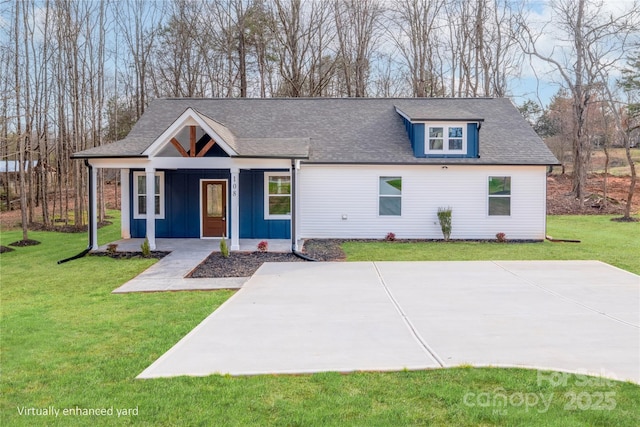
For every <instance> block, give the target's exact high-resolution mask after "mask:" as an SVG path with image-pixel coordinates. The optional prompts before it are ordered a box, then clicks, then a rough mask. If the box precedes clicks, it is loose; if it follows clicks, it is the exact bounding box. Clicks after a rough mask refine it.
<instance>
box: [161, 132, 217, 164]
mask: <svg viewBox="0 0 640 427" xmlns="http://www.w3.org/2000/svg"><path fill="white" fill-rule="evenodd" d="M209 136H211V135H209ZM215 143H216V141H215V140H214V139H213V138H211V139H210V140H209V142H207V144H206V145H205V146H204V147H202V150H200V151H199V152H197V153H196V127H195V126H189V152H187V151H186V150H185V149H184V147H182V144H180V142H178V140H177V139H175V138H171V144H173V146H174V147H175V148H176V150H178V152H179V153H180V155H181V156H182V157H204V155H205V154H207V152H208V151H209V150H210V149H211V147H213V146H214V145H215Z"/></svg>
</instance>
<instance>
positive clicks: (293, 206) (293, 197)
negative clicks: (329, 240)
mask: <svg viewBox="0 0 640 427" xmlns="http://www.w3.org/2000/svg"><path fill="white" fill-rule="evenodd" d="M297 176H298V174H297V173H296V161H295V159H291V253H293V254H294V255H295V256H297V257H298V258H302V259H304V260H305V261H316V260H315V259H313V258H310V257H308V256H307V255H305V254H303V253H300V252H298V251H297V250H296V242H297V240H298V236H297V235H296V219H297V218H296V206H297V202H298V200H297V197H296V193H297V188H298V187H297V186H298V182H297Z"/></svg>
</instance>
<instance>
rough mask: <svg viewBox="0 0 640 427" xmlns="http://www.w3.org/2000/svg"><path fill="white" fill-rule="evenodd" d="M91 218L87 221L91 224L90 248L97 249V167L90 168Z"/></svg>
mask: <svg viewBox="0 0 640 427" xmlns="http://www.w3.org/2000/svg"><path fill="white" fill-rule="evenodd" d="M89 203H91V209H90V210H89V212H91V214H92V215H91V218H89V222H90V224H91V249H93V250H94V251H95V250H96V249H98V169H97V168H96V167H92V168H91V200H90V201H89Z"/></svg>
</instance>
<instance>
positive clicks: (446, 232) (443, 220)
mask: <svg viewBox="0 0 640 427" xmlns="http://www.w3.org/2000/svg"><path fill="white" fill-rule="evenodd" d="M451 213H452V210H451V208H450V207H447V208H438V220H439V221H440V229H441V230H442V235H443V236H444V240H446V241H448V240H449V237H450V236H451Z"/></svg>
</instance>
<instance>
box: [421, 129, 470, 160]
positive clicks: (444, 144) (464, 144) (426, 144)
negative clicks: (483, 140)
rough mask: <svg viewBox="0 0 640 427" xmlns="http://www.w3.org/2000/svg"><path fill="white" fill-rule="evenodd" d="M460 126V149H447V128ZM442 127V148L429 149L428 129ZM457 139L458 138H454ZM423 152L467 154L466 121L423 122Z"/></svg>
mask: <svg viewBox="0 0 640 427" xmlns="http://www.w3.org/2000/svg"><path fill="white" fill-rule="evenodd" d="M452 127H455V128H459V127H461V128H462V149H461V150H450V149H449V128H452ZM430 128H443V135H442V140H443V141H442V150H431V149H430V148H429V139H430V138H429V129H430ZM456 139H458V138H456ZM424 152H425V154H467V123H425V132H424Z"/></svg>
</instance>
